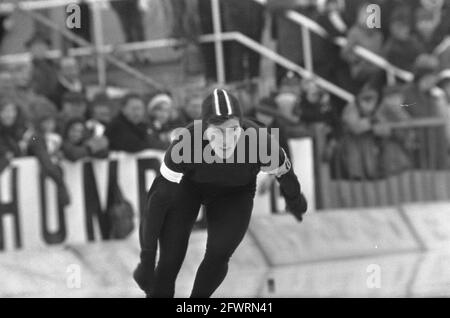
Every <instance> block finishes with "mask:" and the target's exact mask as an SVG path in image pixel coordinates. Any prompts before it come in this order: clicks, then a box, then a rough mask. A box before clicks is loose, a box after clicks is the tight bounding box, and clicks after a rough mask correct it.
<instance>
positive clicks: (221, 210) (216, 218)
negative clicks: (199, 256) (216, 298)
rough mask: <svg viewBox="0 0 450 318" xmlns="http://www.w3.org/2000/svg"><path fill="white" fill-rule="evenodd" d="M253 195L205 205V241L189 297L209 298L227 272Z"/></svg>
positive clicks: (250, 208) (247, 194) (219, 200)
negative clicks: (202, 256)
mask: <svg viewBox="0 0 450 318" xmlns="http://www.w3.org/2000/svg"><path fill="white" fill-rule="evenodd" d="M252 208H253V193H250V192H249V193H246V192H244V193H239V194H234V195H233V196H227V197H223V198H221V199H218V200H215V201H214V202H211V203H210V204H207V205H206V219H207V224H208V241H207V244H206V253H205V257H204V259H203V261H202V263H201V264H200V267H199V269H198V271H197V276H196V278H195V282H194V288H193V290H192V294H191V297H193V298H199V297H202V298H205V297H210V296H211V295H212V293H213V292H214V291H215V290H216V289H217V287H219V285H220V284H221V283H222V281H223V280H224V279H225V276H226V274H227V271H228V261H229V259H230V257H231V256H232V255H233V253H234V251H235V249H236V248H237V247H238V246H239V244H240V243H241V241H242V239H243V238H244V235H245V233H246V231H247V228H248V224H249V221H250V216H251V212H252Z"/></svg>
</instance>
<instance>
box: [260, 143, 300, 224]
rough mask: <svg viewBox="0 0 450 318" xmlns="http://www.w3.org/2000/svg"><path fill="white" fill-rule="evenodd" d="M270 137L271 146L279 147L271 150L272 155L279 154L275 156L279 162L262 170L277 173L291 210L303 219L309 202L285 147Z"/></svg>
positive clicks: (265, 166) (276, 175)
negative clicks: (273, 150) (276, 150)
mask: <svg viewBox="0 0 450 318" xmlns="http://www.w3.org/2000/svg"><path fill="white" fill-rule="evenodd" d="M269 138H271V140H272V143H271V145H272V146H271V148H272V149H275V148H274V147H277V149H278V152H271V156H273V155H275V156H277V158H273V159H274V162H275V163H277V164H276V165H275V168H274V164H273V162H271V163H268V164H265V165H262V167H261V170H262V171H263V172H266V173H268V174H271V175H275V177H276V179H277V181H278V183H279V185H280V191H281V193H282V195H283V197H284V198H285V199H286V204H287V207H288V209H289V211H290V212H291V213H292V214H293V215H294V216H295V218H296V219H297V220H299V221H301V220H302V217H303V214H305V212H306V210H307V209H308V204H307V202H306V199H305V197H304V195H303V194H302V191H301V186H300V182H299V181H298V178H297V176H296V175H295V173H294V170H293V169H292V165H291V162H290V160H289V158H288V156H287V155H286V152H285V151H284V149H283V148H281V147H279V146H278V145H277V144H276V140H275V141H274V140H273V137H269ZM278 163H281V164H278Z"/></svg>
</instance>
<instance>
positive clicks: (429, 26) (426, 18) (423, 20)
mask: <svg viewBox="0 0 450 318" xmlns="http://www.w3.org/2000/svg"><path fill="white" fill-rule="evenodd" d="M436 26H437V24H436V21H435V19H434V18H433V17H432V15H431V13H429V14H424V13H423V14H420V13H419V16H418V17H417V18H416V30H417V32H418V33H419V34H420V35H422V36H424V37H431V36H432V35H433V33H434V30H435V29H436Z"/></svg>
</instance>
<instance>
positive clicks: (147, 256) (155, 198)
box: [133, 176, 198, 295]
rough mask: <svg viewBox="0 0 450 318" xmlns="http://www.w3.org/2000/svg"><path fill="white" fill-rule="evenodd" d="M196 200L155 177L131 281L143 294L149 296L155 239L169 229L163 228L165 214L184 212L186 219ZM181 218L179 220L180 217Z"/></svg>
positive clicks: (149, 194)
mask: <svg viewBox="0 0 450 318" xmlns="http://www.w3.org/2000/svg"><path fill="white" fill-rule="evenodd" d="M197 201H198V199H195V200H194V195H193V194H191V193H190V192H189V193H187V190H186V189H185V187H184V186H183V185H178V184H174V183H172V182H170V181H167V180H166V179H164V178H163V177H162V176H158V177H157V178H156V179H155V181H154V182H153V184H152V187H151V189H150V191H149V193H148V197H147V204H146V207H145V209H144V211H143V213H142V217H141V223H140V226H139V241H140V245H141V254H140V263H139V265H138V267H137V268H136V270H135V272H134V274H133V277H134V279H135V281H136V282H137V284H138V285H139V287H140V288H141V289H142V290H144V291H145V292H146V293H147V295H148V294H151V290H152V286H153V282H154V271H155V259H156V252H157V248H158V239H159V238H160V236H161V235H162V234H161V232H162V231H163V230H164V229H167V228H169V229H170V227H168V226H166V227H165V226H164V225H165V223H166V222H170V221H171V219H169V220H168V221H167V219H168V214H170V213H171V211H175V210H176V209H181V211H180V214H181V213H182V212H187V213H186V217H187V216H190V215H191V214H192V213H196V211H195V212H190V211H188V210H189V207H190V206H192V205H195V202H197ZM193 202H194V203H193ZM197 211H198V208H197ZM181 219H183V215H182V216H181ZM166 236H167V235H166Z"/></svg>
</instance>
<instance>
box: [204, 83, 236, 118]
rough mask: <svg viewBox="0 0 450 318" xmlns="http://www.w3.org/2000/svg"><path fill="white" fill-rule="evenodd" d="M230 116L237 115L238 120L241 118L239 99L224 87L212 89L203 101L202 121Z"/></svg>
mask: <svg viewBox="0 0 450 318" xmlns="http://www.w3.org/2000/svg"><path fill="white" fill-rule="evenodd" d="M231 117H237V118H238V119H239V120H241V119H242V110H241V106H240V104H239V101H238V100H237V98H236V97H234V96H233V95H231V94H230V93H229V92H228V91H226V90H224V89H220V88H216V89H214V91H213V93H212V94H210V95H209V96H208V97H206V99H205V100H204V101H203V104H202V119H203V121H204V122H211V121H214V120H220V119H224V120H226V119H228V118H231Z"/></svg>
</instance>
